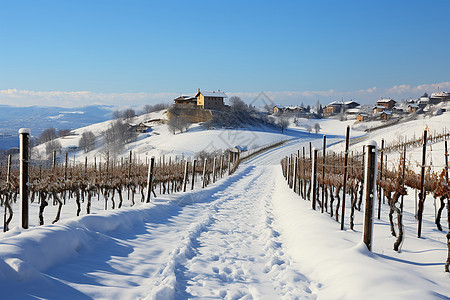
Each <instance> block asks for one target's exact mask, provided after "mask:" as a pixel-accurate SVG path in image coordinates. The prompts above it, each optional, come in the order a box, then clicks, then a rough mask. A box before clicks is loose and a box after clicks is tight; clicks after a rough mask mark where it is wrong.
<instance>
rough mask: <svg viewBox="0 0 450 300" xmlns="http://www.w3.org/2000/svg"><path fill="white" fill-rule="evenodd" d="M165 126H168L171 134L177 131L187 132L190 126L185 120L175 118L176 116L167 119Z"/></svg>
mask: <svg viewBox="0 0 450 300" xmlns="http://www.w3.org/2000/svg"><path fill="white" fill-rule="evenodd" d="M167 125H168V126H169V130H170V131H171V132H172V133H173V134H175V133H176V132H177V131H180V132H183V131H188V129H189V127H190V125H191V124H190V123H189V121H188V120H186V119H185V118H183V117H180V116H177V115H173V116H172V117H171V118H170V119H169V123H167Z"/></svg>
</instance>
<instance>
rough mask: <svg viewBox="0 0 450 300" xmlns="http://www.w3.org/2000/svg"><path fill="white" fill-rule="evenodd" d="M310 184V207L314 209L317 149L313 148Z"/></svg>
mask: <svg viewBox="0 0 450 300" xmlns="http://www.w3.org/2000/svg"><path fill="white" fill-rule="evenodd" d="M311 185H312V204H311V205H312V209H314V210H316V197H317V149H313V156H312V172H311Z"/></svg>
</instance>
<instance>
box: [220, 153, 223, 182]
mask: <svg viewBox="0 0 450 300" xmlns="http://www.w3.org/2000/svg"><path fill="white" fill-rule="evenodd" d="M222 169H223V154H222V155H220V169H219V176H220V178H222V175H223V174H222Z"/></svg>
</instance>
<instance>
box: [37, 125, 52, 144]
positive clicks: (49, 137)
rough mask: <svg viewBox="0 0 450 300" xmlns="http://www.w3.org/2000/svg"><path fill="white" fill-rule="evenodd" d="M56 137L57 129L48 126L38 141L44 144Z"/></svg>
mask: <svg viewBox="0 0 450 300" xmlns="http://www.w3.org/2000/svg"><path fill="white" fill-rule="evenodd" d="M54 139H56V129H55V128H48V129H45V130H44V131H43V132H42V133H41V134H40V135H39V139H38V143H39V144H43V143H45V142H48V141H51V140H54Z"/></svg>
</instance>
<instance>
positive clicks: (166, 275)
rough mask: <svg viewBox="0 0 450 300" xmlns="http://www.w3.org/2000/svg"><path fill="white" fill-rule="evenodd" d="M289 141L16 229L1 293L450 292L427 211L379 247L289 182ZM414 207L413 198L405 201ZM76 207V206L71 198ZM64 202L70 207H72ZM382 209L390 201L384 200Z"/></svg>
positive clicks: (337, 295) (335, 295)
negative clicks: (186, 188)
mask: <svg viewBox="0 0 450 300" xmlns="http://www.w3.org/2000/svg"><path fill="white" fill-rule="evenodd" d="M310 141H312V142H313V145H315V146H319V145H320V143H321V139H320V138H315V139H314V138H311V139H309V140H307V139H305V140H304V141H297V142H294V141H292V142H289V143H288V144H286V145H285V146H282V147H278V148H276V149H273V150H271V151H269V152H268V153H265V154H262V155H259V156H257V157H255V158H253V159H251V160H249V161H248V162H246V163H244V164H243V165H241V167H240V168H239V169H238V171H237V173H235V174H234V175H233V176H231V177H228V178H225V179H222V180H220V181H218V182H217V183H215V184H213V185H211V186H209V187H208V188H206V189H202V190H196V191H194V192H188V193H184V194H172V195H165V196H158V198H157V199H156V200H155V201H154V202H153V203H150V204H141V205H139V206H137V207H133V208H125V209H122V210H117V211H108V212H100V211H97V212H96V213H95V214H93V215H88V216H82V217H79V218H73V219H67V220H63V221H61V222H60V223H59V224H56V225H46V226H41V227H36V228H33V229H31V230H20V229H18V228H15V230H13V231H11V232H9V233H7V234H4V235H3V237H2V238H1V239H0V257H1V261H2V264H0V288H1V290H2V296H4V297H5V298H7V299H15V298H46V299H53V298H60V297H64V298H65V299H84V298H86V299H87V298H95V299H137V298H146V299H186V298H199V299H220V298H225V299H316V298H317V299H380V298H381V299H412V298H414V299H446V298H448V297H450V287H449V285H448V282H449V280H450V277H449V274H445V273H443V271H442V269H443V262H444V259H445V255H446V245H445V238H444V235H443V233H441V232H437V231H436V230H434V225H433V224H432V208H431V207H427V208H426V211H425V219H426V221H425V223H424V234H423V236H424V238H422V239H417V238H415V237H414V233H413V230H414V222H413V218H414V217H413V215H412V214H410V213H407V214H406V221H405V224H406V226H407V233H406V234H407V237H406V240H405V242H404V245H403V250H402V252H401V253H397V252H394V251H392V250H391V249H392V243H393V239H392V238H391V237H390V233H389V228H388V226H387V224H388V223H387V222H388V220H387V215H386V213H383V218H382V220H380V221H376V223H375V237H374V250H373V253H370V252H368V251H367V250H366V249H365V248H364V247H363V245H362V244H361V243H360V240H361V228H362V214H361V213H359V212H357V214H356V227H355V231H351V230H348V229H347V230H344V231H340V230H339V224H337V223H336V222H335V221H333V220H332V219H331V218H330V217H329V216H327V215H326V214H320V213H319V212H318V211H313V210H311V208H310V204H311V203H310V202H308V201H304V200H302V199H300V198H299V196H298V195H296V194H294V193H293V192H292V191H291V190H289V189H288V187H287V185H286V183H285V181H284V179H283V177H282V175H281V168H280V166H279V157H281V156H283V155H284V154H285V153H292V152H294V151H296V149H299V148H301V147H303V146H307V145H308V143H309V142H310ZM405 203H406V206H405V210H406V211H409V210H410V209H411V205H412V204H411V203H412V201H409V199H408V201H406V202H405ZM69 205H73V203H72V204H69ZM65 209H69V208H68V207H67V208H65ZM383 209H388V208H387V206H384V208H383Z"/></svg>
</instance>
